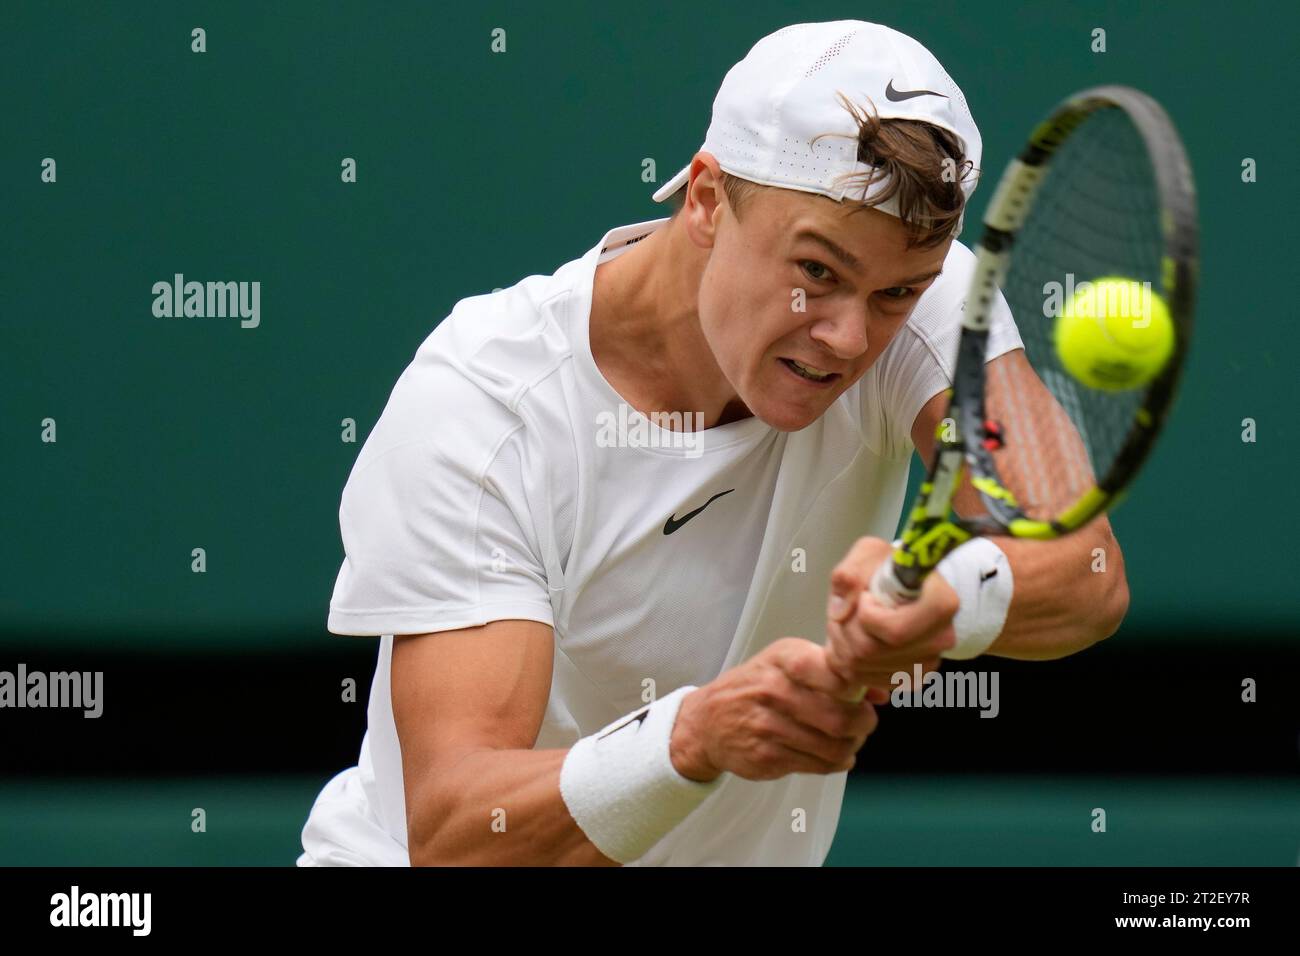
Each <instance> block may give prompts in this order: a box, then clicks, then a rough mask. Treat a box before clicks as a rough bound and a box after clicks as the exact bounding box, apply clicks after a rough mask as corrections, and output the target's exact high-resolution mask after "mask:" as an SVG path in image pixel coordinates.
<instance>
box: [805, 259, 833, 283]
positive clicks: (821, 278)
mask: <svg viewBox="0 0 1300 956" xmlns="http://www.w3.org/2000/svg"><path fill="white" fill-rule="evenodd" d="M799 264H800V265H801V266H802V267H803V271H804V272H806V273H808V278H810V279H813V280H815V281H817V282H825V281H826V280H827V279H829V278H831V275H832V273H831V270H830V269H827V268H826V267H825V266H824V265H822V264H821V263H820V262H818V261H817V260H815V259H804V260H803V261H801V262H800V263H799ZM810 266H811V267H812V268H809V267H810ZM814 270H821V271H820V274H819V273H817V272H815V271H814Z"/></svg>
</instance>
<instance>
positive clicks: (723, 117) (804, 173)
mask: <svg viewBox="0 0 1300 956" xmlns="http://www.w3.org/2000/svg"><path fill="white" fill-rule="evenodd" d="M840 92H842V93H843V94H844V96H845V97H846V98H847V99H848V100H850V101H851V102H852V103H853V104H854V105H855V106H857V107H858V109H859V110H862V109H867V108H874V112H875V114H876V115H877V116H879V117H881V118H882V119H908V120H920V121H922V122H925V123H932V124H934V125H935V126H939V127H942V128H943V129H946V130H948V131H949V132H950V133H952V134H953V135H955V136H956V137H957V139H958V140H960V141H961V144H962V152H963V153H964V154H965V158H966V159H968V160H970V161H971V163H972V164H973V165H974V167H975V168H976V169H978V168H979V164H980V151H981V142H980V134H979V129H977V128H976V126H975V120H974V118H973V117H972V116H971V114H970V109H969V108H968V107H967V106H966V97H964V96H963V95H962V92H961V90H960V89H958V87H957V84H956V83H954V82H953V81H952V77H950V76H949V75H948V73H947V72H946V71H945V70H944V68H943V67H942V66H940V65H939V61H938V60H936V59H935V58H934V55H933V54H932V53H931V52H930V51H929V50H927V49H926V48H925V47H923V46H921V44H919V43H917V42H916V41H915V40H913V39H912V38H911V37H909V36H906V35H905V34H902V33H899V32H898V31H897V30H891V29H890V28H889V27H885V26H881V25H880V24H878V23H866V22H864V21H862V20H834V21H830V22H827V23H797V24H794V25H793V26H788V27H785V28H783V29H781V30H777V31H776V32H775V33H772V34H769V35H768V36H765V37H763V39H761V40H759V41H758V42H757V43H755V44H754V47H753V49H751V50H750V51H749V53H748V54H746V56H745V58H744V59H743V60H741V61H740V62H739V63H737V64H736V65H735V66H733V67H732V68H731V69H730V70H728V71H727V75H726V77H724V78H723V80H722V86H721V87H720V88H719V89H718V95H717V97H716V98H715V99H714V101H713V120H712V122H710V123H709V130H708V133H707V134H706V135H705V138H704V145H703V146H701V147H700V149H701V150H703V151H705V152H708V153H712V154H713V156H714V158H716V159H717V161H718V165H719V166H720V167H721V168H722V169H723V171H725V172H728V173H731V174H732V175H733V176H739V177H740V178H742V179H748V180H750V181H751V182H755V183H763V184H765V185H768V186H780V187H783V188H785V189H798V190H801V191H803V192H809V193H820V194H821V195H823V196H828V197H830V198H831V199H834V200H835V201H836V202H839V201H841V200H843V199H844V198H845V196H846V195H847V193H848V191H849V189H850V188H851V184H850V183H849V182H848V181H847V176H848V175H851V174H861V173H866V172H868V171H870V170H871V168H872V167H871V166H870V165H868V164H866V163H862V162H859V161H858V159H857V145H858V144H857V129H858V127H857V123H856V122H854V120H853V117H852V116H851V115H850V114H849V112H848V111H847V110H846V109H845V108H844V106H843V104H842V103H840V102H839V98H838V96H837V93H840ZM823 133H831V134H843V135H831V136H822V137H821V138H819V139H817V142H816V144H814V143H813V142H812V141H813V139H814V138H815V137H817V136H819V134H823ZM690 172H691V167H690V164H689V163H688V164H687V165H686V167H685V168H684V169H682V171H681V172H679V173H678V174H677V175H676V176H674V177H673V178H672V179H670V180H669V181H668V182H666V183H664V184H663V186H661V187H660V188H659V189H657V190H656V191H655V194H654V201H655V202H663V201H664V200H666V199H668V198H669V197H670V196H672V195H673V194H674V193H676V192H677V191H678V190H679V189H681V188H682V187H683V186H685V185H686V184H687V182H689V180H690ZM861 182H862V181H861V180H859V181H858V183H857V184H856V185H857V189H856V190H855V193H854V196H853V198H854V199H861V198H863V197H862V196H861V193H860V187H861ZM975 183H976V177H975V176H973V175H967V176H966V177H964V179H963V181H962V190H963V192H965V193H966V196H967V198H968V199H969V198H970V194H971V193H972V192H974V191H975ZM886 185H887V183H886V182H884V181H877V182H876V183H873V184H872V187H871V192H870V193H868V198H869V197H870V196H871V195H873V194H875V193H876V192H878V191H879V190H881V189H883V188H885V187H886ZM877 208H879V209H881V210H882V211H884V212H888V213H890V214H891V215H895V216H897V215H898V208H897V205H896V204H895V203H894V202H892V201H891V202H889V203H886V204H883V205H880V206H878V207H877Z"/></svg>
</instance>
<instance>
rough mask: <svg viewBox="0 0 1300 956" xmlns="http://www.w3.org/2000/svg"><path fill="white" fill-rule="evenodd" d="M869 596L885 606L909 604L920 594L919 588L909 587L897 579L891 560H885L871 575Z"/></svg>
mask: <svg viewBox="0 0 1300 956" xmlns="http://www.w3.org/2000/svg"><path fill="white" fill-rule="evenodd" d="M871 596H872V597H873V598H875V599H876V600H877V601H878V602H880V603H881V604H883V605H884V606H885V607H898V606H899V605H900V604H910V603H911V602H912V601H915V600H916V599H917V598H918V597H920V596H921V589H920V588H909V587H908V586H907V585H905V584H904V583H903V582H902V581H900V580H898V573H897V572H896V571H895V570H894V562H893V561H885V562H883V563H881V565H880V567H878V568H876V573H875V574H873V575H872V576H871Z"/></svg>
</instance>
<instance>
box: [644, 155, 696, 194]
mask: <svg viewBox="0 0 1300 956" xmlns="http://www.w3.org/2000/svg"><path fill="white" fill-rule="evenodd" d="M690 178H691V166H690V163H687V164H686V165H685V166H683V167H682V170H681V172H679V173H678V174H677V175H676V176H674V177H673V178H672V179H670V180H668V182H666V183H664V184H663V185H662V186H660V187H659V188H658V189H656V190H655V192H654V195H653V196H651V197H650V198H651V199H653V200H654V201H655V202H664V201H665V200H667V199H668V198H669V197H670V196H672V195H673V193H675V192H677V190H679V189H681V188H682V187H683V186H685V185H686V184H687V182H689V181H690Z"/></svg>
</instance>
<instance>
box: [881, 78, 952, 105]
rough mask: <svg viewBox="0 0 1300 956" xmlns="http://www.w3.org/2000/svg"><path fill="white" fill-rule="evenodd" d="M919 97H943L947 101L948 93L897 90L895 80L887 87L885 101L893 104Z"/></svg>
mask: <svg viewBox="0 0 1300 956" xmlns="http://www.w3.org/2000/svg"><path fill="white" fill-rule="evenodd" d="M918 96H942V97H943V98H944V99H945V100H946V99H947V98H948V94H947V93H936V92H935V91H934V90H896V89H894V81H893V80H890V81H889V85H888V86H886V87H885V99H887V100H889V102H891V103H901V102H903V101H904V100H910V99H914V98H915V97H918Z"/></svg>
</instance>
